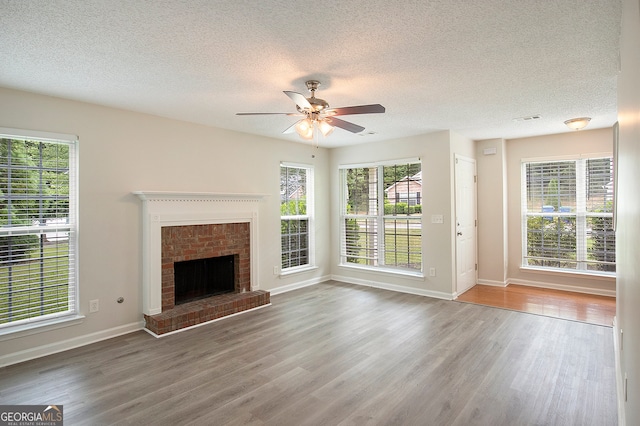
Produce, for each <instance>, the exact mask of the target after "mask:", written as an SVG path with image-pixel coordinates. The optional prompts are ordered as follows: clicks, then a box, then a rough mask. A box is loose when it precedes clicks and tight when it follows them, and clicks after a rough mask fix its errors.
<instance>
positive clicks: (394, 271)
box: [339, 263, 424, 279]
mask: <svg viewBox="0 0 640 426" xmlns="http://www.w3.org/2000/svg"><path fill="white" fill-rule="evenodd" d="M339 266H340V267H342V268H348V269H357V270H360V271H366V272H377V273H382V274H387V275H396V276H397V275H402V276H404V277H409V278H417V279H423V278H424V274H423V273H422V272H414V271H405V270H400V269H392V268H381V267H370V266H362V265H355V264H349V263H341V264H340V265H339Z"/></svg>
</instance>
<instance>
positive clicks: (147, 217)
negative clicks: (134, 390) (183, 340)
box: [134, 191, 270, 336]
mask: <svg viewBox="0 0 640 426" xmlns="http://www.w3.org/2000/svg"><path fill="white" fill-rule="evenodd" d="M134 194H135V195H137V196H138V197H139V198H140V199H142V200H143V203H142V210H143V213H142V216H143V289H142V293H143V314H144V318H145V323H146V325H145V327H146V329H147V331H149V332H150V333H151V334H154V335H156V336H160V335H163V334H166V333H169V332H174V331H177V330H181V329H184V328H186V327H191V326H196V325H200V324H203V323H206V322H209V321H212V320H215V319H218V318H221V317H224V316H228V315H233V314H237V313H240V312H243V311H247V310H251V309H256V308H258V307H263V306H267V305H269V303H270V295H269V292H267V291H264V290H260V289H259V283H258V275H257V271H256V268H257V264H258V262H257V257H258V252H257V249H256V247H257V235H258V232H257V231H258V206H259V204H258V203H259V201H260V199H261V198H262V197H263V196H262V195H253V194H252V195H248V194H210V193H169V192H149V191H137V192H134ZM220 256H232V257H233V259H234V268H235V274H234V290H233V292H231V293H226V294H220V295H214V296H211V297H206V298H201V299H198V300H194V301H190V302H187V303H184V304H179V305H176V304H175V275H174V269H175V268H174V265H175V263H176V262H183V261H189V260H199V259H208V258H217V257H220Z"/></svg>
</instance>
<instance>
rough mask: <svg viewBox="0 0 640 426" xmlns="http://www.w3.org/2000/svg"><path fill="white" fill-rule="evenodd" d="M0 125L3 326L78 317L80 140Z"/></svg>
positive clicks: (0, 314) (0, 325)
mask: <svg viewBox="0 0 640 426" xmlns="http://www.w3.org/2000/svg"><path fill="white" fill-rule="evenodd" d="M2 130H6V129H0V329H2V328H10V327H14V326H17V325H21V324H25V323H33V322H40V321H46V320H48V319H53V318H57V317H60V316H65V315H75V314H77V287H76V235H77V232H76V219H77V215H76V208H77V206H76V197H77V194H76V167H77V165H76V141H75V140H74V139H73V138H68V137H66V135H61V136H63V138H64V139H62V140H55V136H52V137H48V138H45V137H38V138H35V137H30V136H29V135H28V134H26V137H24V136H23V137H20V135H19V132H14V131H11V132H6V131H2ZM42 135H44V134H38V136H42Z"/></svg>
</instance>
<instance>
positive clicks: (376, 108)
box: [325, 104, 385, 115]
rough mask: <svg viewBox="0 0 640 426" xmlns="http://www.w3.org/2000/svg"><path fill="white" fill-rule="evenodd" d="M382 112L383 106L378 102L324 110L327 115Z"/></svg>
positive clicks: (383, 110)
mask: <svg viewBox="0 0 640 426" xmlns="http://www.w3.org/2000/svg"><path fill="white" fill-rule="evenodd" d="M382 112H385V108H384V107H383V106H382V105H380V104H372V105H358V106H348V107H342V108H329V109H328V110H326V111H325V113H326V114H327V115H351V114H377V113H382Z"/></svg>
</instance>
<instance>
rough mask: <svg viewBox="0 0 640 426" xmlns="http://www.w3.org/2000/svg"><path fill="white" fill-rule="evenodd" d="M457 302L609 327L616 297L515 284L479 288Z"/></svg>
mask: <svg viewBox="0 0 640 426" xmlns="http://www.w3.org/2000/svg"><path fill="white" fill-rule="evenodd" d="M457 300H458V301H461V302H469V303H477V304H480V305H487V306H495V307H498V308H504V309H512V310H515V311H521V312H528V313H531V314H539V315H547V316H551V317H556V318H564V319H568V320H573V321H583V322H588V323H590V324H598V325H606V326H609V327H611V326H612V325H613V318H614V317H615V315H616V299H615V297H607V296H598V295H593V294H584V293H576V292H571V291H560V290H551V289H546V288H536V287H530V286H523V285H515V284H510V285H508V286H507V287H494V286H487V285H480V284H478V285H476V286H474V287H472V288H471V289H469V290H467V291H466V292H465V293H463V294H461V295H460V296H458V298H457Z"/></svg>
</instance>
